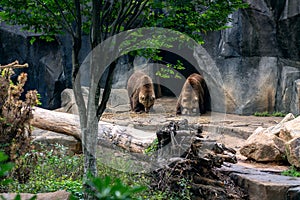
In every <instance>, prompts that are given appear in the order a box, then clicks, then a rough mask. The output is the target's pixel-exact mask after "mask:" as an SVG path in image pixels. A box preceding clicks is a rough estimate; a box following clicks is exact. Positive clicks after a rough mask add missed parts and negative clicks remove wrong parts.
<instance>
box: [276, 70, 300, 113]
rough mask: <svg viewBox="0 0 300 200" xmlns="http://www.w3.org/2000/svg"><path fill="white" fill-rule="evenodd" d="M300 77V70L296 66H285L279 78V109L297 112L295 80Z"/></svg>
mask: <svg viewBox="0 0 300 200" xmlns="http://www.w3.org/2000/svg"><path fill="white" fill-rule="evenodd" d="M299 78H300V70H299V69H298V68H295V67H290V66H283V68H282V71H281V77H280V79H279V85H278V90H277V91H278V92H277V97H276V99H277V105H276V106H277V109H278V110H279V111H283V112H286V111H290V110H294V114H297V112H296V110H295V108H293V106H294V105H295V103H296V102H294V103H293V101H295V98H296V97H295V83H294V81H295V80H297V79H299Z"/></svg>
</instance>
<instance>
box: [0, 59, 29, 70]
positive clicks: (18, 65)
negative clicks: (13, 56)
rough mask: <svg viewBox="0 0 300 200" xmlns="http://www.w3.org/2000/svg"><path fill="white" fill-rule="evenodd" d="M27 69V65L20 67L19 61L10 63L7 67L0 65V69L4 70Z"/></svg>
mask: <svg viewBox="0 0 300 200" xmlns="http://www.w3.org/2000/svg"><path fill="white" fill-rule="evenodd" d="M27 67H28V64H27V63H25V64H23V65H20V64H19V61H17V60H16V61H14V62H12V63H9V64H7V65H0V69H5V68H27Z"/></svg>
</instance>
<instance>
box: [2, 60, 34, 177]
mask: <svg viewBox="0 0 300 200" xmlns="http://www.w3.org/2000/svg"><path fill="white" fill-rule="evenodd" d="M20 66H22V65H19V64H18V62H14V63H11V64H9V65H7V66H1V68H0V150H1V151H4V152H5V154H7V155H8V156H9V159H8V161H12V162H14V163H15V168H14V170H13V172H12V173H15V178H17V179H18V180H20V181H24V180H23V178H24V177H26V178H28V175H25V174H27V173H28V172H23V171H20V170H19V169H20V166H21V165H22V162H21V160H20V159H19V158H20V157H21V156H22V155H24V154H25V153H26V152H28V151H29V150H30V149H31V144H30V135H31V127H30V120H31V119H32V118H33V114H32V111H33V109H34V106H36V105H38V104H39V99H38V94H37V91H35V90H33V91H28V92H27V94H26V95H25V100H24V101H23V100H21V95H22V93H23V91H24V89H23V87H24V85H25V83H26V81H27V74H26V73H21V74H20V75H19V76H18V78H17V81H16V83H13V81H12V79H11V77H12V75H13V74H14V71H13V70H12V68H13V67H20ZM24 66H27V65H24ZM20 177H22V178H20Z"/></svg>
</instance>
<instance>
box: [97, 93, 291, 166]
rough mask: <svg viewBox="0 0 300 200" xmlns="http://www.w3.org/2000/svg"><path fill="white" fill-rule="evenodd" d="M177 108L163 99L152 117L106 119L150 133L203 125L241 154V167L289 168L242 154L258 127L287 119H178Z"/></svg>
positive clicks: (221, 116) (228, 116)
mask: <svg viewBox="0 0 300 200" xmlns="http://www.w3.org/2000/svg"><path fill="white" fill-rule="evenodd" d="M175 106H176V99H175V98H160V99H157V100H156V102H155V106H154V108H153V111H152V112H150V113H148V114H146V113H142V114H136V113H132V112H130V111H129V110H128V111H126V112H124V111H121V112H118V111H116V110H115V111H114V112H105V113H104V114H103V116H102V120H103V121H107V122H111V123H115V124H119V125H129V126H134V127H135V128H139V129H143V130H146V131H156V130H157V129H158V128H160V127H161V126H163V125H164V124H166V123H168V122H169V121H172V120H175V121H176V120H183V119H187V120H188V121H189V123H190V124H200V125H203V129H204V133H203V135H204V137H207V138H209V139H213V140H216V141H217V142H220V143H223V144H225V145H226V146H227V147H231V148H234V149H235V150H236V151H237V154H236V155H237V158H238V160H239V164H241V165H243V166H247V167H252V168H260V169H263V170H266V171H275V172H276V171H282V170H285V169H287V168H288V167H287V166H286V165H284V164H279V163H256V162H252V161H248V160H246V158H245V157H244V156H242V155H241V154H240V153H239V149H240V148H241V147H242V146H243V144H244V143H245V141H246V139H247V138H248V137H249V136H250V135H251V134H252V133H253V131H254V130H255V129H256V128H258V127H264V128H267V127H270V126H274V125H276V124H278V123H279V122H280V121H281V120H282V119H283V118H282V117H256V116H242V115H235V114H227V113H215V112H209V113H206V114H204V115H201V116H193V117H190V116H176V115H175ZM128 109H129V106H128Z"/></svg>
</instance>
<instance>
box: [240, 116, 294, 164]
mask: <svg viewBox="0 0 300 200" xmlns="http://www.w3.org/2000/svg"><path fill="white" fill-rule="evenodd" d="M299 124H300V117H297V118H294V116H293V115H292V114H291V113H290V114H288V115H287V116H286V117H285V118H284V119H283V120H282V121H281V122H280V123H279V124H277V125H275V126H272V127H269V128H262V127H259V128H257V129H256V130H255V131H254V133H253V134H252V135H251V136H250V137H249V138H248V139H247V140H246V143H245V144H244V145H243V146H242V148H241V149H240V153H241V154H242V155H244V156H246V157H247V158H251V159H254V160H256V161H280V160H284V159H287V161H288V162H289V163H290V164H291V165H293V166H296V167H300V125H299Z"/></svg>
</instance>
